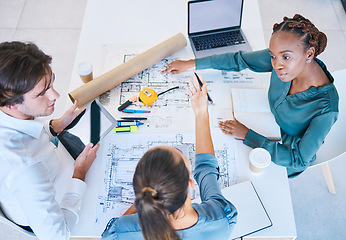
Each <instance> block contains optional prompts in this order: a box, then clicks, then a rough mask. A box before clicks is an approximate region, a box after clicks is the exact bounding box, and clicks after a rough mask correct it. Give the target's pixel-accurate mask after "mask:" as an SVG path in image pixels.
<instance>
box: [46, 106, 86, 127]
mask: <svg viewBox="0 0 346 240" xmlns="http://www.w3.org/2000/svg"><path fill="white" fill-rule="evenodd" d="M77 106H78V103H77V100H76V101H75V102H74V104H73V105H72V106H71V107H70V108H69V109H68V110H67V111H66V112H65V113H64V115H63V116H62V117H61V118H59V119H54V120H53V121H52V127H53V129H54V132H56V133H60V132H61V131H62V130H64V129H65V128H66V127H67V126H68V125H69V124H70V123H71V122H72V121H73V120H74V119H75V118H76V117H77V116H78V114H80V113H81V112H82V111H83V110H80V109H77Z"/></svg>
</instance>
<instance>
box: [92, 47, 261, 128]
mask: <svg viewBox="0 0 346 240" xmlns="http://www.w3.org/2000/svg"><path fill="white" fill-rule="evenodd" d="M134 56H136V55H133V54H132V55H125V56H124V59H125V61H127V60H129V59H131V58H133V57H134ZM173 60H175V59H163V60H162V61H160V62H158V63H157V64H155V65H153V66H152V67H150V68H148V69H145V70H144V71H142V72H140V73H139V74H137V75H135V76H133V77H131V78H130V79H128V80H126V81H125V82H123V83H121V84H120V85H118V86H117V87H115V88H113V89H111V90H109V91H107V92H105V93H104V94H102V95H101V96H100V97H99V101H100V102H101V104H102V105H103V106H104V107H105V108H106V109H107V110H108V111H109V112H110V113H111V114H112V115H113V116H115V117H116V118H120V117H122V116H129V115H131V116H133V114H126V113H122V112H119V111H118V110H117V108H118V107H119V106H120V105H121V104H123V103H124V102H126V101H127V100H128V99H129V98H130V97H132V96H138V94H139V92H140V91H141V90H142V89H144V88H151V89H153V90H154V91H156V92H157V93H160V92H163V91H165V90H167V89H169V88H172V87H175V86H179V89H174V90H172V91H169V92H167V93H165V94H163V95H161V96H159V97H158V99H157V100H156V101H155V102H154V103H153V104H152V105H150V106H149V107H147V106H144V105H143V104H142V103H141V102H139V101H137V102H135V103H134V104H132V105H131V106H129V107H128V109H144V110H150V111H151V113H150V114H146V116H145V117H148V120H147V121H145V126H146V127H145V128H143V127H142V128H141V129H144V130H148V131H152V130H153V129H185V130H192V129H193V128H194V121H193V112H192V109H191V107H190V101H189V96H188V94H187V92H186V90H185V88H184V85H186V84H187V82H188V81H187V79H188V77H191V76H192V75H193V70H188V71H186V72H184V73H181V74H170V73H168V74H162V73H161V71H162V70H164V69H166V68H167V65H168V64H169V63H170V62H172V61H173ZM197 73H198V74H201V75H202V76H203V77H204V79H205V81H206V82H207V84H208V92H209V94H210V96H211V98H212V99H213V101H214V105H210V113H211V115H213V114H214V113H213V112H214V111H215V110H214V108H217V110H216V111H219V112H220V109H221V108H223V109H227V110H228V109H230V110H231V109H232V106H231V94H230V89H231V88H232V87H247V88H251V87H254V88H258V87H262V85H263V84H262V83H263V81H262V80H261V78H259V77H258V74H255V73H253V72H251V71H242V72H239V73H237V72H225V71H217V70H201V71H197ZM255 76H256V80H255ZM215 114H216V115H218V113H215ZM215 114H214V115H215ZM228 115H229V114H227V118H226V119H229V117H228ZM177 116H178V117H177ZM179 116H183V117H179ZM218 119H220V118H218ZM213 121H214V120H213V119H211V123H212V126H217V122H213Z"/></svg>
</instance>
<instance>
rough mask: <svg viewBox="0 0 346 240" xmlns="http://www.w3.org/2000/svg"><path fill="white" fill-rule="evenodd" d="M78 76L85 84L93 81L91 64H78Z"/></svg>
mask: <svg viewBox="0 0 346 240" xmlns="http://www.w3.org/2000/svg"><path fill="white" fill-rule="evenodd" d="M78 74H79V76H80V78H81V79H82V81H83V82H84V83H87V82H90V81H91V80H93V66H92V65H91V63H89V62H80V63H79V64H78Z"/></svg>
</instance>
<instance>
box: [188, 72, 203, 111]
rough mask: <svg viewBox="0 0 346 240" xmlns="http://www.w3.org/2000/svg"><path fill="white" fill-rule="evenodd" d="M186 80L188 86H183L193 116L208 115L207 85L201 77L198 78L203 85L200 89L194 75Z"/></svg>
mask: <svg viewBox="0 0 346 240" xmlns="http://www.w3.org/2000/svg"><path fill="white" fill-rule="evenodd" d="M192 78H193V80H191V78H188V81H189V86H185V89H186V91H187V92H188V94H189V96H190V101H191V106H192V109H193V112H194V113H195V116H196V117H197V116H199V115H200V114H204V113H208V97H207V84H206V82H205V81H204V79H203V77H202V76H199V78H200V80H201V82H202V83H203V86H202V88H201V87H200V85H199V83H198V80H197V77H196V76H195V75H193V76H192Z"/></svg>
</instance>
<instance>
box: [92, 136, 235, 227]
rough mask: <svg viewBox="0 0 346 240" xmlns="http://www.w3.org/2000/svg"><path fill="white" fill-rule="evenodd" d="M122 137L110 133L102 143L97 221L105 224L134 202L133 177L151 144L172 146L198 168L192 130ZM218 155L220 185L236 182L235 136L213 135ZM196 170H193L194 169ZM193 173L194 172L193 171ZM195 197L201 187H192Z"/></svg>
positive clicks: (222, 186) (197, 195)
mask: <svg viewBox="0 0 346 240" xmlns="http://www.w3.org/2000/svg"><path fill="white" fill-rule="evenodd" d="M123 136H124V137H123V138H119V137H118V136H116V134H110V135H108V136H107V137H106V138H105V142H104V143H103V144H104V146H105V148H104V151H103V157H102V159H103V163H102V169H104V173H103V179H101V181H100V184H99V196H98V203H99V204H98V208H97V215H96V219H95V221H96V222H97V223H100V224H105V222H107V221H108V220H109V219H111V218H112V217H119V216H121V214H123V213H124V212H125V211H126V210H127V209H128V208H129V207H130V206H131V204H133V202H134V200H135V199H134V197H135V194H134V191H133V188H132V178H133V175H134V172H135V168H136V165H137V163H138V161H139V160H140V158H141V157H142V155H143V154H144V153H145V152H146V151H147V150H149V149H150V148H152V147H155V146H160V145H165V146H173V147H176V148H178V149H179V150H181V151H182V152H183V154H184V155H185V156H187V157H188V158H189V159H190V163H191V169H194V168H195V162H194V159H195V144H194V140H195V139H194V135H193V134H159V135H158V134H126V135H123ZM213 139H215V140H214V147H215V155H216V157H217V159H218V161H219V166H220V179H219V182H220V187H221V188H224V187H227V186H230V185H232V184H235V183H236V182H237V180H238V176H237V166H236V161H235V159H236V155H237V147H236V144H235V142H234V141H235V140H234V138H228V137H227V136H226V135H217V136H215V137H214V136H213ZM192 174H193V173H192ZM192 176H193V175H192ZM189 193H190V195H191V198H192V199H195V198H198V197H199V191H198V187H197V185H196V187H195V190H192V189H190V192H189Z"/></svg>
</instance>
